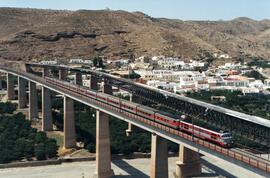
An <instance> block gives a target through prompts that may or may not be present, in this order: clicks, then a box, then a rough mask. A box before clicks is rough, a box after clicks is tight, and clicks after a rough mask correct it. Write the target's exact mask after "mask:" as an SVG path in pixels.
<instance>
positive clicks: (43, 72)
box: [42, 67, 49, 77]
mask: <svg viewBox="0 0 270 178" xmlns="http://www.w3.org/2000/svg"><path fill="white" fill-rule="evenodd" d="M48 76H49V68H47V67H43V68H42V77H48Z"/></svg>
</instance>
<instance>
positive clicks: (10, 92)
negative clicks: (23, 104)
mask: <svg viewBox="0 0 270 178" xmlns="http://www.w3.org/2000/svg"><path fill="white" fill-rule="evenodd" d="M7 99H8V100H13V99H15V85H14V75H12V74H10V73H7Z"/></svg>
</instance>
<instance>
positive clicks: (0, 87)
mask: <svg viewBox="0 0 270 178" xmlns="http://www.w3.org/2000/svg"><path fill="white" fill-rule="evenodd" d="M2 82H3V81H2V80H0V90H2V89H3V85H2Z"/></svg>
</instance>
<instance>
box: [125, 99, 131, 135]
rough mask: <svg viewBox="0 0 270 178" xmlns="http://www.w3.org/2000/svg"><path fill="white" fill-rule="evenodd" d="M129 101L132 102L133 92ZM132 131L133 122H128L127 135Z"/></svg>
mask: <svg viewBox="0 0 270 178" xmlns="http://www.w3.org/2000/svg"><path fill="white" fill-rule="evenodd" d="M129 101H130V102H132V94H130V95H129ZM131 132H132V124H131V123H130V122H129V123H128V128H127V130H126V136H130V135H131Z"/></svg>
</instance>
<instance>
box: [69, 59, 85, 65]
mask: <svg viewBox="0 0 270 178" xmlns="http://www.w3.org/2000/svg"><path fill="white" fill-rule="evenodd" d="M69 63H70V64H82V63H84V61H83V60H82V59H70V60H69Z"/></svg>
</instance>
